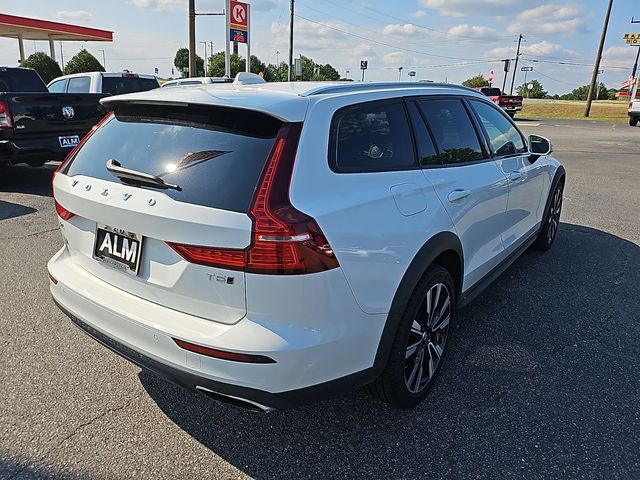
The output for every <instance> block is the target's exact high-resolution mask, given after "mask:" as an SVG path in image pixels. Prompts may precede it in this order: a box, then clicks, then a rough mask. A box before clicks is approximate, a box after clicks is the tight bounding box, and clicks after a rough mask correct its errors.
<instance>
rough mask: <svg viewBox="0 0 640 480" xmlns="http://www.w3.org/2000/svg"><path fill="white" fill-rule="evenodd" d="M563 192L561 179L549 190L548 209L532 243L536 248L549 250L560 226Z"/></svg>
mask: <svg viewBox="0 0 640 480" xmlns="http://www.w3.org/2000/svg"><path fill="white" fill-rule="evenodd" d="M563 192H564V182H563V181H562V180H561V181H559V182H558V184H557V185H556V188H555V189H554V190H553V192H551V197H550V202H549V209H548V210H547V213H546V214H545V216H544V219H543V221H542V228H541V229H540V233H538V238H536V241H535V242H534V243H533V247H534V248H536V249H537V250H543V251H546V250H549V249H550V248H551V246H552V245H553V241H554V240H555V238H556V235H557V233H558V228H559V226H560V214H561V213H562V194H563Z"/></svg>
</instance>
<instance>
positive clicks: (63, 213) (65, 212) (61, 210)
mask: <svg viewBox="0 0 640 480" xmlns="http://www.w3.org/2000/svg"><path fill="white" fill-rule="evenodd" d="M112 116H113V113H112V112H109V113H107V114H106V115H105V116H104V117H102V119H101V120H100V121H99V122H98V123H96V124H95V125H94V126H93V127H92V128H91V130H89V132H88V133H87V134H86V135H85V136H84V137H83V138H82V140H80V142H79V143H78V145H76V146H75V147H73V149H72V150H71V151H70V152H69V153H68V154H67V156H66V157H65V159H64V160H63V161H62V163H61V164H60V165H58V167H57V168H56V169H55V170H54V171H53V174H52V175H51V191H52V192H53V200H54V202H55V205H56V212H58V215H60V218H62V219H63V220H69V219H70V218H71V217H73V216H74V215H75V213H72V212H70V211H69V210H67V209H66V208H64V207H63V206H62V205H60V204H59V203H58V201H57V200H56V195H55V190H54V188H53V182H54V181H55V178H56V175H57V174H58V173H59V172H60V171H62V170H63V169H65V168H66V167H67V165H68V164H69V162H70V161H71V159H72V158H73V156H74V155H75V153H76V151H77V150H78V149H79V148H80V147H82V145H84V144H85V142H86V141H87V140H88V139H89V137H91V135H93V134H94V132H95V131H96V130H98V128H100V126H101V125H102V124H103V123H106V122H107V121H108V120H109V119H111V117H112Z"/></svg>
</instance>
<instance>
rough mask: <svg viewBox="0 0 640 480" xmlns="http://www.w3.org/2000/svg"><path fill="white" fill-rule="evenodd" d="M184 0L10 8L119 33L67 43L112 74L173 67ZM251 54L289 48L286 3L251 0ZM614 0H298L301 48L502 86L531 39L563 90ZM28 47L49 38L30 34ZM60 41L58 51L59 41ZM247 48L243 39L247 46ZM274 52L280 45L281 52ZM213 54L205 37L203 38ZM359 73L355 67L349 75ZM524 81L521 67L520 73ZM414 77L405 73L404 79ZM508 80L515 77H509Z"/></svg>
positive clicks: (211, 1)
mask: <svg viewBox="0 0 640 480" xmlns="http://www.w3.org/2000/svg"><path fill="white" fill-rule="evenodd" d="M196 2H197V3H196V5H197V9H198V10H199V11H203V12H205V11H206V12H211V11H221V10H222V9H223V6H224V2H223V1H222V0H196ZM186 3H187V1H186V0H110V1H96V0H84V1H78V0H56V1H51V0H28V1H25V0H20V1H18V0H2V5H3V8H2V11H3V13H9V14H13V15H24V16H29V17H35V18H42V19H47V20H57V21H62V22H67V23H74V24H79V25H86V26H92V27H97V28H105V29H108V30H113V31H114V32H115V34H114V42H113V43H111V44H106V43H86V44H81V43H77V42H66V43H65V44H64V46H63V49H64V57H65V60H68V59H69V58H70V57H71V56H72V55H73V54H74V53H76V52H77V51H78V50H79V49H80V48H81V46H82V45H84V46H85V47H86V48H87V49H88V50H89V51H90V52H92V53H93V54H94V55H96V57H97V58H99V59H102V51H101V50H104V51H105V52H104V53H105V56H106V63H107V69H108V70H116V71H117V70H121V69H123V68H128V69H130V70H134V71H137V72H141V73H142V72H145V73H152V72H153V69H154V68H158V69H159V71H160V75H161V76H169V75H171V67H172V63H173V56H174V55H175V51H176V50H177V49H178V48H179V47H181V46H186V43H187V16H186ZM249 3H252V6H253V7H252V26H253V43H252V53H254V54H256V55H258V56H259V57H260V58H261V59H262V60H263V61H265V62H267V63H270V62H275V61H276V58H278V57H279V59H280V60H285V59H286V58H287V55H288V53H287V52H288V18H289V17H288V15H289V1H288V0H253V1H252V2H249ZM606 3H607V2H606V0H584V1H572V0H568V1H565V0H527V1H522V0H396V1H393V2H392V1H389V0H387V1H383V0H321V1H319V0H296V13H297V14H298V15H299V17H298V18H296V29H295V42H296V47H295V53H296V55H297V54H303V55H306V56H309V57H312V58H313V59H314V60H316V61H317V62H320V63H331V64H332V65H333V66H334V67H336V68H337V69H338V70H339V72H340V74H341V75H343V76H344V75H348V76H350V77H351V78H360V71H359V61H360V60H361V59H366V60H368V61H369V70H368V71H367V79H368V80H397V79H398V67H400V66H402V67H404V69H403V74H404V75H406V73H407V72H409V71H415V72H416V79H430V80H435V81H444V80H447V81H449V82H461V81H463V80H464V79H465V78H467V77H469V76H471V75H474V74H477V73H483V74H484V75H485V76H486V75H488V73H489V71H490V70H491V69H493V70H494V71H495V80H494V83H497V84H500V83H501V82H502V75H503V72H502V64H501V63H500V61H499V60H500V59H503V58H509V57H512V58H513V57H515V47H516V39H517V36H518V34H519V33H522V34H524V35H525V42H524V43H523V52H524V55H523V57H522V58H521V64H520V65H531V66H533V67H534V71H533V72H532V73H530V74H529V77H528V78H530V79H531V78H536V79H538V80H539V81H540V82H542V84H543V85H544V86H545V88H546V89H547V90H549V91H550V92H551V93H564V92H567V91H570V90H572V89H573V88H575V87H577V86H580V85H583V84H585V83H587V82H588V80H589V78H590V72H591V68H592V67H589V65H591V64H592V63H593V60H594V56H595V50H596V47H597V44H598V39H599V34H600V30H601V28H602V23H603V18H604V14H605V9H606ZM633 15H635V16H636V18H640V2H638V1H637V0H614V9H613V14H612V18H611V24H610V29H609V35H608V37H607V43H606V46H605V58H604V66H603V67H602V68H603V69H604V70H605V73H604V74H603V75H602V77H601V78H602V81H604V82H605V84H607V85H608V86H609V85H611V86H618V84H619V83H620V82H621V81H623V80H624V79H626V78H627V77H628V76H629V74H630V70H631V67H632V65H633V61H634V58H635V53H636V52H637V50H636V48H634V47H629V46H626V45H625V44H624V43H623V41H622V35H623V33H626V32H640V24H637V25H631V23H630V20H631V17H632V16H633ZM224 38H225V35H224V20H223V17H212V16H208V17H205V16H203V17H199V18H198V20H197V40H198V42H203V41H206V42H214V47H215V50H216V51H217V50H222V49H224ZM25 46H26V53H27V55H28V54H30V53H33V51H34V50H35V49H37V50H42V51H48V44H47V43H46V42H40V43H36V44H34V42H26V45H25ZM56 48H59V46H58V44H56ZM240 49H241V51H240V53H241V54H242V53H243V46H241V47H240ZM276 52H280V54H279V55H278V54H277V53H276ZM198 53H199V54H200V55H201V56H203V55H204V45H203V44H201V43H198ZM17 58H18V48H17V42H16V41H15V40H9V39H0V65H15V64H16V60H17ZM347 70H348V71H349V73H348V74H347V73H346V71H347ZM518 75H519V77H518V80H517V81H516V83H521V82H522V80H523V79H524V78H523V75H524V74H523V73H521V72H518ZM404 78H405V79H406V76H405V77H404ZM509 82H510V80H509Z"/></svg>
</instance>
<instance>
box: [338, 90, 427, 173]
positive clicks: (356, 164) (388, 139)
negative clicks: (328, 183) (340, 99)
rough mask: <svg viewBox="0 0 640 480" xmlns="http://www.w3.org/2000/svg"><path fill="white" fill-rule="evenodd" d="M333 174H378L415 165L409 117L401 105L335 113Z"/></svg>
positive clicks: (360, 107)
mask: <svg viewBox="0 0 640 480" xmlns="http://www.w3.org/2000/svg"><path fill="white" fill-rule="evenodd" d="M331 130H332V132H331V137H332V145H331V149H330V151H331V155H330V163H331V168H332V170H334V171H336V172H375V171H383V170H401V169H405V168H410V167H413V166H414V165H415V155H414V151H413V141H412V139H411V131H410V130H409V124H408V122H407V114H406V112H405V110H404V106H403V105H402V103H401V102H398V103H388V102H385V103H367V104H362V105H357V106H354V107H349V108H346V109H342V110H340V111H338V112H337V113H336V115H335V116H334V118H333V122H332V127H331Z"/></svg>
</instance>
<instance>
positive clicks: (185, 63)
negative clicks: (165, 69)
mask: <svg viewBox="0 0 640 480" xmlns="http://www.w3.org/2000/svg"><path fill="white" fill-rule="evenodd" d="M173 64H174V65H175V66H176V68H177V69H178V71H179V72H180V73H181V75H182V77H183V78H185V77H188V76H189V49H188V48H179V49H178V51H177V52H176V56H175V58H174V59H173ZM196 72H197V75H202V76H204V74H205V73H204V72H205V69H204V60H203V58H202V57H201V56H200V55H196Z"/></svg>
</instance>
